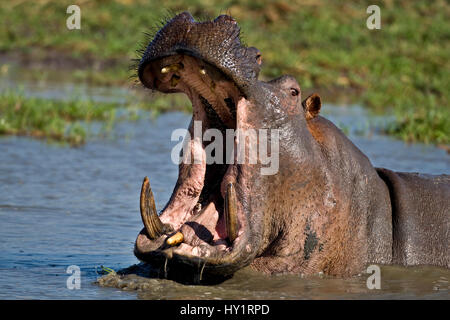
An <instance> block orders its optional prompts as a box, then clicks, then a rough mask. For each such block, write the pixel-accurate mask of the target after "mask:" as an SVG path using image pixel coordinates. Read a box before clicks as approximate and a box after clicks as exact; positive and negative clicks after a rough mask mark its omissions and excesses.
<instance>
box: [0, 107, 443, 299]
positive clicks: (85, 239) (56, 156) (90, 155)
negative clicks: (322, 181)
mask: <svg viewBox="0 0 450 320" xmlns="http://www.w3.org/2000/svg"><path fill="white" fill-rule="evenodd" d="M324 114H325V115H326V116H327V117H328V118H329V119H331V120H332V121H335V123H341V124H342V125H344V126H348V127H349V133H350V137H351V139H352V140H353V141H354V143H355V144H356V145H357V146H358V147H359V148H360V149H362V151H363V152H364V153H365V154H367V155H368V156H369V158H370V159H371V161H372V163H373V164H374V165H375V166H382V167H387V168H390V169H394V170H399V171H420V172H424V173H447V174H448V173H450V156H449V155H447V154H446V153H445V151H443V150H440V149H437V148H435V147H433V146H427V145H422V144H414V145H407V144H405V143H403V142H400V141H397V140H394V139H391V138H389V137H385V136H380V135H378V134H377V133H376V131H375V132H371V129H369V131H368V132H366V133H364V134H362V135H361V133H362V131H364V130H362V129H361V128H362V127H365V126H366V123H368V122H371V121H372V120H376V121H375V127H376V125H377V121H381V122H382V121H386V119H384V118H380V119H369V118H368V117H367V115H366V114H365V112H364V110H363V109H361V108H358V107H332V106H324ZM189 120H190V116H189V115H186V114H183V113H178V112H174V113H168V114H164V115H162V116H160V117H158V118H157V119H156V120H154V121H150V120H149V119H148V118H146V119H141V120H138V121H136V122H122V123H118V124H117V126H116V128H115V130H114V132H113V134H112V136H111V137H110V138H107V139H93V140H90V141H89V142H88V143H87V144H86V145H84V146H82V147H79V148H69V147H64V146H59V145H52V144H49V143H46V142H43V141H38V140H33V139H29V138H23V137H20V138H19V137H0V221H1V223H0V299H24V298H30V299H136V298H138V299H161V298H162V299H183V298H190V299H197V298H206V299H223V298H229V299H239V298H253V299H309V298H314V299H329V298H333V299H334V298H343V299H352V298H369V299H371V298H375V299H376V298H417V297H419V298H440V299H448V298H449V294H448V289H449V279H450V271H448V270H444V269H439V268H433V267H420V268H400V267H392V266H391V267H382V283H381V287H382V289H381V290H368V289H367V288H366V279H367V276H368V275H366V274H362V275H360V276H357V277H353V278H350V279H333V278H332V279H328V278H323V277H321V276H313V277H309V278H301V277H300V276H298V275H277V276H266V275H262V274H258V273H255V272H253V271H251V270H249V269H244V270H241V271H240V272H238V273H237V274H236V275H235V276H234V277H233V278H232V279H230V280H228V281H226V282H224V283H222V284H220V285H216V286H185V285H181V284H178V283H175V282H173V281H168V280H159V279H147V278H142V277H138V276H136V275H129V276H125V277H119V276H114V275H109V276H107V277H106V278H103V279H102V280H101V282H102V284H103V286H100V285H98V284H95V283H94V281H95V280H97V279H98V278H99V277H100V275H99V273H98V272H99V270H100V266H101V265H104V266H107V267H110V268H112V269H114V270H119V269H122V268H125V267H128V266H130V265H133V264H135V263H138V261H137V259H136V258H135V257H134V255H133V253H132V250H133V243H134V240H135V237H136V235H137V233H138V232H139V231H140V229H141V227H142V222H141V221H140V217H139V203H138V201H139V192H140V186H141V182H142V179H143V177H144V176H146V175H148V176H149V177H150V181H151V183H152V189H153V192H154V193H155V198H156V200H157V206H158V209H161V208H162V206H163V205H164V204H165V203H166V202H167V201H168V199H169V197H170V194H171V192H172V188H173V186H174V184H175V182H176V179H177V173H178V172H177V166H176V165H174V164H172V162H171V161H170V152H171V149H172V147H173V146H174V144H175V142H171V141H170V135H171V133H172V130H174V129H176V128H186V127H187V125H188V123H189ZM358 124H361V126H362V127H359V126H358ZM371 125H372V124H371ZM70 265H77V266H79V267H80V268H81V289H80V290H69V289H68V288H67V285H66V281H67V279H68V277H69V274H67V273H66V269H67V267H68V266H70ZM120 288H122V289H120Z"/></svg>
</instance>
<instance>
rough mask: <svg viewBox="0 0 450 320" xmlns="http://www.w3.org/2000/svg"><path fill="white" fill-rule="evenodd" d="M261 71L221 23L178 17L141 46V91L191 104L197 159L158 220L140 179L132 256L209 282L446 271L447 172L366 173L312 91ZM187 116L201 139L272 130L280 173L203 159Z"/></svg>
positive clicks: (232, 24)
mask: <svg viewBox="0 0 450 320" xmlns="http://www.w3.org/2000/svg"><path fill="white" fill-rule="evenodd" d="M261 66H262V56H261V53H260V51H259V50H258V49H256V48H254V47H248V46H246V45H244V44H243V43H242V42H241V40H240V28H239V26H238V24H237V22H236V21H235V20H234V19H233V18H232V17H230V16H228V15H220V16H218V17H217V18H216V19H214V20H212V21H202V22H197V21H195V19H194V18H193V17H192V16H191V15H190V14H189V13H187V12H183V13H181V14H178V15H176V16H175V17H173V18H172V19H170V20H167V21H166V23H165V24H164V25H163V26H162V28H161V29H160V30H159V31H157V33H156V34H155V35H154V37H153V39H152V40H151V41H150V42H149V44H148V46H147V47H146V48H145V49H144V50H143V54H142V57H141V58H140V59H139V62H138V65H137V74H138V77H139V80H140V82H141V83H142V84H143V86H145V87H146V88H149V89H151V90H156V91H160V92H163V93H174V92H182V93H184V94H186V95H187V97H188V98H189V99H190V100H191V102H192V109H193V115H192V120H191V123H190V125H189V128H188V132H189V133H190V134H191V135H189V137H188V138H186V141H185V143H186V145H187V146H188V148H187V150H188V151H187V152H185V153H184V155H183V157H184V156H187V155H194V154H196V155H197V159H199V160H198V161H191V162H183V161H182V162H181V163H180V164H179V176H178V180H177V182H176V185H175V187H174V190H173V193H172V195H171V197H170V200H169V201H168V203H167V204H166V205H165V207H164V208H163V209H162V211H161V212H160V213H158V212H157V210H156V206H155V200H154V197H153V193H152V191H151V187H150V182H149V179H148V178H147V177H146V178H145V179H144V182H143V184H142V189H141V197H140V210H141V216H142V220H143V224H144V228H143V229H142V231H141V232H140V233H139V234H138V236H137V239H136V242H135V247H134V254H135V255H136V257H137V258H138V259H140V260H141V261H143V262H145V263H148V264H150V265H151V266H153V267H155V268H157V269H158V270H163V271H164V272H163V274H164V277H167V278H169V279H175V280H178V281H189V279H191V280H192V281H194V279H197V280H195V281H197V282H198V281H200V282H205V283H206V282H214V281H217V279H226V278H228V277H231V276H232V275H233V274H234V273H235V272H236V271H237V270H239V269H241V268H244V267H246V266H251V268H253V269H254V270H257V271H259V272H263V273H268V274H273V273H298V274H304V275H311V274H316V273H321V272H322V273H324V274H326V275H330V276H337V277H347V276H351V275H355V274H358V273H360V272H361V271H363V270H364V268H365V267H366V266H367V265H368V264H399V265H404V266H411V265H435V266H441V267H445V268H449V252H448V248H449V211H450V176H449V175H439V176H432V175H424V174H418V173H402V172H394V171H391V170H388V169H383V168H375V167H374V166H373V165H372V164H371V162H370V160H369V159H368V158H367V157H366V156H365V155H364V154H363V153H362V152H361V151H360V150H359V149H358V148H357V147H356V146H355V145H354V144H353V143H352V142H351V141H350V140H349V139H348V138H347V137H346V136H345V134H344V133H343V132H342V131H341V130H339V129H338V128H337V127H336V126H335V125H334V124H333V123H331V122H330V121H328V120H327V119H325V118H324V117H322V116H320V115H319V113H320V108H321V98H320V96H319V95H317V94H312V95H310V96H308V97H306V98H305V99H303V100H302V94H301V88H300V86H299V84H298V83H297V80H296V78H294V77H293V76H289V75H284V76H281V77H279V78H276V79H274V80H271V81H262V80H259V79H258V75H259V72H260V69H261ZM195 122H201V124H202V129H201V130H202V132H205V130H207V129H210V128H215V129H217V130H219V131H220V132H225V131H226V130H231V129H234V130H236V129H241V130H248V129H255V130H259V129H266V130H276V131H277V132H278V134H279V139H278V141H277V150H278V168H277V171H276V172H275V173H273V174H262V171H261V168H262V167H263V166H264V164H263V163H262V162H261V161H257V162H256V163H254V162H253V163H251V162H250V161H247V162H246V161H244V162H243V163H228V162H227V163H210V162H208V161H207V159H206V150H207V148H208V145H209V143H211V142H208V141H202V140H200V139H198V138H194V137H192V135H193V131H194V125H195ZM270 139H271V138H269V140H270ZM237 140H239V139H235V144H238V143H243V142H242V141H237ZM257 143H260V141H259V140H258V141H257ZM224 148H227V147H224ZM228 148H229V147H228ZM247 148H248V149H249V148H250V147H247ZM246 150H247V149H246ZM248 157H249V156H248V154H246V156H245V159H247V160H248Z"/></svg>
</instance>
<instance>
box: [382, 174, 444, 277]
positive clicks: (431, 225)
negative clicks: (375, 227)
mask: <svg viewBox="0 0 450 320" xmlns="http://www.w3.org/2000/svg"><path fill="white" fill-rule="evenodd" d="M377 172H378V174H379V176H380V177H381V178H382V179H383V180H384V182H385V183H386V184H387V186H388V188H389V193H390V197H391V204H392V228H393V230H392V234H393V252H392V258H393V261H392V262H393V263H395V264H402V265H419V264H429V265H437V266H443V267H447V268H449V267H450V263H449V260H450V259H449V251H448V248H449V212H450V176H449V175H439V176H437V175H426V174H419V173H404V172H393V171H391V170H388V169H383V168H377Z"/></svg>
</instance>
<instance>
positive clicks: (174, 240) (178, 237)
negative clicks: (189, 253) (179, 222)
mask: <svg viewBox="0 0 450 320" xmlns="http://www.w3.org/2000/svg"><path fill="white" fill-rule="evenodd" d="M183 240H184V236H183V234H182V233H181V232H177V233H175V234H174V235H173V236H171V237H170V238H168V239H167V240H166V242H167V244H168V245H169V246H176V245H178V244H180V243H182V242H183Z"/></svg>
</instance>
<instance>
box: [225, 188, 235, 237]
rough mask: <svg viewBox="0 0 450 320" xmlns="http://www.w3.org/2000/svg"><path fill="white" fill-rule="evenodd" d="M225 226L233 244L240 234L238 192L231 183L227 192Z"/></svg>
mask: <svg viewBox="0 0 450 320" xmlns="http://www.w3.org/2000/svg"><path fill="white" fill-rule="evenodd" d="M224 211H225V226H226V230H227V235H228V239H229V240H230V242H231V243H233V242H234V240H235V239H236V238H237V233H238V219H237V207H236V191H235V189H234V185H233V184H232V183H229V184H228V186H227V192H226V194H225V210H224Z"/></svg>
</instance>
